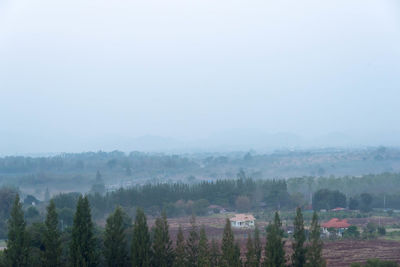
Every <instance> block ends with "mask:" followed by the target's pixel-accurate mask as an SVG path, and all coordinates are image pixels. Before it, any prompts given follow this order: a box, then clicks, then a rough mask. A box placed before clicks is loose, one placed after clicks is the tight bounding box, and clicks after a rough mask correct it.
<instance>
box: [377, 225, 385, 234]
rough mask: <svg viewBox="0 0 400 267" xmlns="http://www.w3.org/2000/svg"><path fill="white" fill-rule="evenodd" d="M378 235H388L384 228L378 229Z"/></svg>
mask: <svg viewBox="0 0 400 267" xmlns="http://www.w3.org/2000/svg"><path fill="white" fill-rule="evenodd" d="M378 234H379V235H386V229H385V227H383V226H379V227H378Z"/></svg>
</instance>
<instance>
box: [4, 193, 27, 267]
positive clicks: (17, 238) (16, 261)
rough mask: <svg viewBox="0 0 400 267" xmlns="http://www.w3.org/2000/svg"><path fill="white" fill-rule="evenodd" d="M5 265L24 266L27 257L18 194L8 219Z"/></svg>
mask: <svg viewBox="0 0 400 267" xmlns="http://www.w3.org/2000/svg"><path fill="white" fill-rule="evenodd" d="M4 253H5V259H6V263H7V266H9V267H25V266H28V259H29V238H28V234H27V231H26V223H25V220H24V213H23V211H22V205H21V203H20V201H19V195H18V194H17V195H16V196H15V200H14V205H13V207H12V209H11V214H10V218H9V219H8V240H7V249H6V250H5V251H4Z"/></svg>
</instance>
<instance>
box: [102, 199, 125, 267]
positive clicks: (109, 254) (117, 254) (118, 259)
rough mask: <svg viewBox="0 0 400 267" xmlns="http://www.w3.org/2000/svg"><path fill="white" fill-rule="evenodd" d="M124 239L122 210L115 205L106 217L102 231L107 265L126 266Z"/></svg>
mask: <svg viewBox="0 0 400 267" xmlns="http://www.w3.org/2000/svg"><path fill="white" fill-rule="evenodd" d="M127 247H128V246H127V243H126V239H125V225H124V212H123V210H122V209H121V208H120V207H117V208H116V209H115V211H114V213H112V214H111V215H110V216H108V218H107V223H106V229H105V232H104V250H103V254H104V258H105V260H106V263H107V266H109V267H119V266H121V267H123V266H128V263H129V260H128V250H127Z"/></svg>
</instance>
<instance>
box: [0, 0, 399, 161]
mask: <svg viewBox="0 0 400 267" xmlns="http://www.w3.org/2000/svg"><path fill="white" fill-rule="evenodd" d="M235 131H243V132H258V133H268V134H272V133H280V132H285V133H293V134H296V135H301V136H306V137H315V136H319V135H325V134H329V133H332V132H339V133H343V134H346V135H351V136H353V137H355V138H358V137H359V138H360V140H366V141H365V142H366V144H367V143H368V144H369V142H370V143H371V144H372V143H373V144H380V143H382V144H388V143H389V144H390V142H393V144H396V145H398V144H400V2H399V1H398V0H392V1H390V0H387V1H386V0H375V1H368V0H354V1H352V0H350V1H349V0H342V1H341V0H336V1H321V0H315V1H298V0H293V1H272V0H262V1H261V0H241V1H238V0H133V1H128V0H107V1H106V0H96V1H95V0H93V1H85V0H57V1H54V0H36V1H32V0H0V154H10V153H11V154H12V153H24V152H60V151H77V152H78V151H83V150H98V149H106V150H107V149H108V150H110V149H114V148H115V149H121V150H126V149H132V148H131V147H129V148H127V147H124V143H123V142H122V141H121V142H119V140H127V139H129V138H136V137H140V136H144V135H155V136H164V137H172V138H175V139H180V140H194V139H204V138H208V137H210V136H213V135H218V134H224V133H225V134H227V135H229V134H231V133H234V132H235ZM368 140H369V141H368ZM396 142H397V143H396Z"/></svg>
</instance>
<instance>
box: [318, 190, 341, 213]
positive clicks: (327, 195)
mask: <svg viewBox="0 0 400 267" xmlns="http://www.w3.org/2000/svg"><path fill="white" fill-rule="evenodd" d="M312 203H313V209H314V210H317V211H318V210H321V209H328V210H329V209H334V208H337V207H346V195H345V194H343V193H341V192H339V191H338V190H334V191H331V190H329V189H320V190H318V191H317V192H315V194H314V195H313V199H312Z"/></svg>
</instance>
